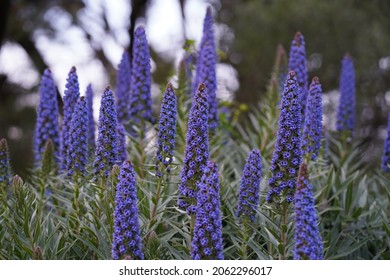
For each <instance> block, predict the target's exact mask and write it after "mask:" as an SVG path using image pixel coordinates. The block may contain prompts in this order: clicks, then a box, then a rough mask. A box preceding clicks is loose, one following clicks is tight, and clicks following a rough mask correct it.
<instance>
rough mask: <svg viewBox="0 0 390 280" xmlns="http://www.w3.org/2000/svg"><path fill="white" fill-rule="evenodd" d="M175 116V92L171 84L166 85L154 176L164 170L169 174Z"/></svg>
mask: <svg viewBox="0 0 390 280" xmlns="http://www.w3.org/2000/svg"><path fill="white" fill-rule="evenodd" d="M176 114H177V110H176V96H175V92H174V90H173V87H172V84H171V83H168V85H167V88H166V90H165V92H164V96H163V100H162V104H161V111H160V121H159V126H158V128H159V130H158V143H157V145H158V147H157V163H156V175H157V176H159V177H160V176H161V175H162V172H163V171H164V170H166V171H167V172H169V165H170V164H171V163H172V161H173V151H174V149H175V139H176Z"/></svg>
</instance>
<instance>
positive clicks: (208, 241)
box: [191, 161, 223, 260]
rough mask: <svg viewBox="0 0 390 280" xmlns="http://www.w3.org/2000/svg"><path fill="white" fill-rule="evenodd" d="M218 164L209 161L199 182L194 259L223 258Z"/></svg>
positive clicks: (192, 254) (192, 249)
mask: <svg viewBox="0 0 390 280" xmlns="http://www.w3.org/2000/svg"><path fill="white" fill-rule="evenodd" d="M219 190H220V186H219V174H218V165H217V164H216V163H215V162H214V161H208V162H207V165H206V167H205V168H204V173H203V175H202V178H201V180H200V182H199V183H198V191H197V207H196V212H195V227H194V233H193V239H192V244H191V245H192V246H191V257H192V259H193V260H223V245H222V220H221V210H220V209H221V203H220V195H219Z"/></svg>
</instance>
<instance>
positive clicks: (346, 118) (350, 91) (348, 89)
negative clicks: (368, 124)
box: [336, 54, 355, 133]
mask: <svg viewBox="0 0 390 280" xmlns="http://www.w3.org/2000/svg"><path fill="white" fill-rule="evenodd" d="M354 128H355V72H354V66H353V61H352V58H351V56H350V55H349V54H346V55H345V56H344V59H343V61H342V65H341V76H340V101H339V107H338V111H337V122H336V129H337V130H338V131H349V132H351V133H353V130H354Z"/></svg>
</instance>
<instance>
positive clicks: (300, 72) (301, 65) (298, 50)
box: [288, 32, 308, 121]
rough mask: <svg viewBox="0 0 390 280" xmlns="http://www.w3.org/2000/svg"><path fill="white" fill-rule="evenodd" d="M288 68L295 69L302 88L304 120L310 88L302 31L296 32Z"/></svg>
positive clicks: (301, 98) (301, 97)
mask: <svg viewBox="0 0 390 280" xmlns="http://www.w3.org/2000/svg"><path fill="white" fill-rule="evenodd" d="M288 70H289V71H294V72H295V74H296V76H297V81H298V84H299V88H300V100H301V104H302V105H301V112H302V121H303V120H304V118H305V110H306V99H307V90H308V75H307V65H306V47H305V39H304V37H303V35H302V33H301V32H297V33H295V37H294V40H293V41H292V43H291V48H290V56H289V62H288Z"/></svg>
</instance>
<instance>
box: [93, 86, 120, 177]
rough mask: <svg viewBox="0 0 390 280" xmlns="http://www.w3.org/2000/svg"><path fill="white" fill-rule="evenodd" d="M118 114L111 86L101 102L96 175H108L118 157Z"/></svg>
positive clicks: (94, 165)
mask: <svg viewBox="0 0 390 280" xmlns="http://www.w3.org/2000/svg"><path fill="white" fill-rule="evenodd" d="M117 125H118V120H117V115H116V110H115V101H114V96H113V94H112V91H111V89H110V87H107V88H106V89H105V91H104V93H103V96H102V100H101V103H100V112H99V123H98V139H97V145H96V152H95V161H94V162H93V167H94V170H95V176H96V178H97V177H106V178H107V177H108V175H109V174H110V171H111V169H112V167H113V166H114V164H115V163H116V161H117V158H118V148H117V147H118V131H117Z"/></svg>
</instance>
